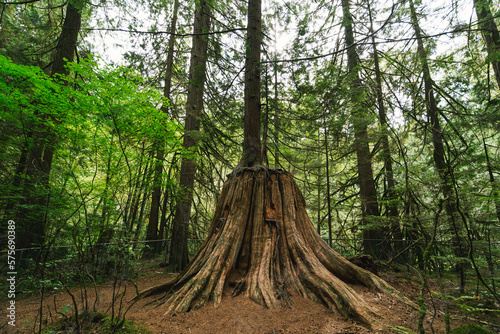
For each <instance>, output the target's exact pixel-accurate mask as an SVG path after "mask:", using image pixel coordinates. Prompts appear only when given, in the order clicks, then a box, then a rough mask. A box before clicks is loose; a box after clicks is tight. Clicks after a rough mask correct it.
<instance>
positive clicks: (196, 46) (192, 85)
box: [169, 0, 210, 272]
mask: <svg viewBox="0 0 500 334" xmlns="http://www.w3.org/2000/svg"><path fill="white" fill-rule="evenodd" d="M209 29H210V6H209V4H208V1H206V0H201V1H200V2H199V3H197V4H196V9H195V17H194V34H195V35H194V36H193V47H192V49H191V64H190V67H189V86H188V97H187V103H186V120H185V125H184V142H183V146H184V148H185V149H186V150H189V151H191V152H193V154H194V153H195V151H196V145H197V142H198V138H197V136H198V132H199V130H200V118H201V110H202V108H203V90H204V85H205V72H206V62H207V51H208V36H207V35H203V33H207V32H208V31H209ZM195 174H196V160H195V158H194V157H192V156H184V157H183V158H182V161H181V177H180V184H179V187H180V189H181V190H180V196H179V200H178V202H177V206H176V210H175V216H174V221H173V231H172V247H171V250H170V263H169V270H170V271H171V272H177V271H180V270H182V269H184V267H186V265H187V264H188V247H187V241H188V232H189V217H190V213H191V202H192V200H193V187H194V176H195Z"/></svg>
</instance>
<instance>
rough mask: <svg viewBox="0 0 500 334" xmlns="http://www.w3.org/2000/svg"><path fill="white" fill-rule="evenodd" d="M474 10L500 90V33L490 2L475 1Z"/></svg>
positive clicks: (483, 0) (487, 0) (484, 0)
mask: <svg viewBox="0 0 500 334" xmlns="http://www.w3.org/2000/svg"><path fill="white" fill-rule="evenodd" d="M474 8H475V9H476V15H477V18H478V25H479V29H481V33H482V35H483V39H484V43H485V44H486V48H487V49H488V58H489V62H491V65H492V66H493V72H494V73H495V79H496V81H497V85H498V87H499V88H500V61H499V59H500V58H499V57H500V33H499V32H498V27H497V25H496V23H495V17H494V16H493V14H492V13H491V9H490V3H489V0H474Z"/></svg>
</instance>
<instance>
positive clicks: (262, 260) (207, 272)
mask: <svg viewBox="0 0 500 334" xmlns="http://www.w3.org/2000/svg"><path fill="white" fill-rule="evenodd" d="M348 283H350V284H361V285H364V286H367V287H370V288H373V289H377V290H380V291H383V292H385V293H387V294H389V295H391V296H393V297H395V298H397V299H399V300H401V301H403V302H404V303H406V304H408V305H411V306H414V305H413V303H412V302H410V301H409V300H408V299H406V298H405V297H404V296H403V295H402V294H400V293H399V292H397V291H396V290H395V289H393V288H392V287H391V286H389V285H388V284H387V283H386V282H385V281H383V280H382V279H380V278H379V277H377V276H375V275H374V274H372V273H370V272H368V271H366V270H364V269H361V268H359V267H357V266H356V265H354V264H352V263H351V262H349V261H347V260H345V259H344V258H343V257H341V256H340V255H339V254H338V253H336V252H335V251H334V250H333V249H331V248H330V247H329V246H328V245H327V244H326V243H325V242H324V241H323V240H322V239H321V237H320V236H319V235H318V234H317V233H316V231H315V229H314V225H313V224H312V222H311V221H310V219H309V217H308V215H307V212H306V208H305V202H304V198H303V196H302V193H301V192H300V190H299V188H298V186H297V184H296V183H295V180H294V179H293V177H292V176H291V175H290V174H289V173H287V172H284V171H282V170H277V169H265V168H263V167H257V168H243V169H240V170H239V172H237V173H236V175H234V174H233V176H232V177H231V178H230V179H229V180H228V181H226V183H225V184H224V186H223V189H222V193H221V195H220V197H219V200H218V204H217V208H216V211H215V215H214V218H213V220H212V225H211V228H210V231H209V234H208V237H207V239H206V240H205V242H204V243H203V245H202V246H201V249H200V250H199V251H198V253H197V255H196V257H195V258H194V259H193V261H192V262H191V263H190V264H189V266H188V267H187V268H186V269H185V270H184V271H183V272H182V273H180V274H179V275H178V276H177V277H176V278H175V279H174V281H172V282H169V283H167V284H164V285H161V286H156V287H153V288H150V289H148V290H146V291H144V292H143V293H142V294H141V295H142V296H147V295H152V294H157V293H160V292H163V291H165V292H167V293H166V295H165V296H164V298H163V301H165V302H166V314H168V313H176V312H186V311H189V310H191V309H196V308H199V307H201V306H203V305H206V304H209V303H212V304H215V305H217V304H218V303H219V302H220V301H221V298H222V292H223V290H224V288H229V289H232V292H233V295H237V294H240V293H243V294H245V295H246V296H247V297H248V298H250V299H251V300H253V301H255V302H256V303H258V304H260V305H263V306H266V307H269V308H274V307H281V306H290V305H292V299H293V296H294V295H299V296H303V297H305V298H309V299H312V300H314V301H317V302H320V303H322V304H324V305H325V306H326V307H328V308H329V309H330V310H332V311H333V312H335V313H337V314H340V315H343V316H348V317H350V318H354V319H357V320H358V321H360V322H361V323H364V324H366V325H368V326H370V327H371V326H375V327H378V326H379V325H380V323H379V321H378V319H377V316H376V315H375V313H374V312H373V311H372V310H371V308H370V306H369V305H368V304H367V303H366V302H365V301H363V300H362V299H361V298H360V297H359V296H358V295H357V294H356V293H355V292H354V291H353V290H352V289H351V288H350V287H349V285H348Z"/></svg>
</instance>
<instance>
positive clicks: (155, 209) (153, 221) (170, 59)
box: [146, 0, 179, 253]
mask: <svg viewBox="0 0 500 334" xmlns="http://www.w3.org/2000/svg"><path fill="white" fill-rule="evenodd" d="M178 10H179V0H175V2H174V10H173V14H172V22H171V23H170V32H171V35H170V38H169V40H168V51H167V68H166V70H165V88H164V90H163V96H164V97H165V99H166V100H167V101H170V93H171V91H172V69H173V64H174V51H175V48H174V45H175V33H176V29H177V12H178ZM162 111H163V112H164V113H165V114H168V105H163V106H162ZM164 146H165V141H164V139H163V138H162V139H159V140H158V141H157V142H155V144H154V147H155V149H156V158H155V160H156V164H155V172H154V177H153V193H152V194H151V209H150V212H149V222H148V227H147V230H146V240H148V241H152V242H153V243H151V244H150V248H149V249H151V252H153V253H158V252H159V251H160V249H161V247H160V244H159V243H158V242H155V241H156V240H158V239H159V238H161V237H158V222H159V213H160V203H161V193H162V191H161V184H162V179H163V177H162V175H163V160H164V158H165V148H164Z"/></svg>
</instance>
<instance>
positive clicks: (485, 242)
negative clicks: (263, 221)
mask: <svg viewBox="0 0 500 334" xmlns="http://www.w3.org/2000/svg"><path fill="white" fill-rule="evenodd" d="M322 239H323V240H324V241H325V242H327V243H328V240H329V239H328V238H324V237H322ZM204 240H205V239H188V242H200V243H201V242H203V241H204ZM170 241H171V239H160V240H141V241H127V240H124V241H120V242H104V243H95V244H80V245H76V244H72V245H58V246H50V247H28V248H16V250H15V251H16V252H21V251H34V250H39V251H40V250H46V249H61V248H77V247H95V246H113V245H123V244H124V243H125V244H128V245H136V244H153V243H158V242H167V243H170ZM339 241H343V242H362V241H380V242H389V243H393V242H395V243H398V242H402V243H411V242H415V240H410V239H362V238H333V239H332V242H339ZM433 243H437V244H440V245H450V246H453V245H456V242H454V241H444V240H434V241H433ZM473 243H475V244H477V243H482V244H491V245H500V241H487V240H473ZM418 244H425V241H424V240H422V241H420V242H417V243H416V244H415V245H418ZM7 252H8V250H0V253H7Z"/></svg>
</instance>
